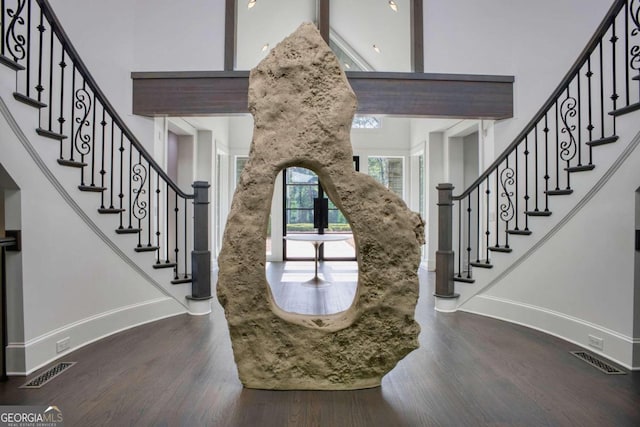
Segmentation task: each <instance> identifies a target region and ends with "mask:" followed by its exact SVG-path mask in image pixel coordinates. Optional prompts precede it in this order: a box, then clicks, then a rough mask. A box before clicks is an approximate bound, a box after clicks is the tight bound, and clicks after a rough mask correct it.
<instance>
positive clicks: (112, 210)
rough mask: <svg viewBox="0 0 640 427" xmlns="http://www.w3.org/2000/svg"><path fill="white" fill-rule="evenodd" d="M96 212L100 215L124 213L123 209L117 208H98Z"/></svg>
mask: <svg viewBox="0 0 640 427" xmlns="http://www.w3.org/2000/svg"><path fill="white" fill-rule="evenodd" d="M98 212H99V213H101V214H118V213H120V212H124V209H118V208H99V209H98Z"/></svg>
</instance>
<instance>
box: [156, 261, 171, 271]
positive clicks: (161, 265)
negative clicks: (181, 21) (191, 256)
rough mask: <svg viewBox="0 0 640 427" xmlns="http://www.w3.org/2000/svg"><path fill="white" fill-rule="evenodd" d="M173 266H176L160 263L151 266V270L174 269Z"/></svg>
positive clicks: (169, 263)
mask: <svg viewBox="0 0 640 427" xmlns="http://www.w3.org/2000/svg"><path fill="white" fill-rule="evenodd" d="M175 266H176V263H175V262H161V263H157V264H153V268H155V269H159V268H174V267H175Z"/></svg>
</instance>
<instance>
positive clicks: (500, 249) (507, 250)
mask: <svg viewBox="0 0 640 427" xmlns="http://www.w3.org/2000/svg"><path fill="white" fill-rule="evenodd" d="M489 250H490V251H493V252H503V253H506V254H508V253H511V252H513V249H511V248H506V247H504V246H489Z"/></svg>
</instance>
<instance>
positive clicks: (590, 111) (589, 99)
mask: <svg viewBox="0 0 640 427" xmlns="http://www.w3.org/2000/svg"><path fill="white" fill-rule="evenodd" d="M585 76H587V104H588V106H589V109H588V115H589V125H588V126H587V131H588V132H589V142H591V141H593V106H592V105H591V104H592V102H593V98H592V94H591V78H592V77H593V72H592V71H591V56H589V59H587V73H586V74H585ZM589 164H590V165H592V164H593V147H591V145H589Z"/></svg>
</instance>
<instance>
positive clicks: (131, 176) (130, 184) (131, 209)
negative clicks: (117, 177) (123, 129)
mask: <svg viewBox="0 0 640 427" xmlns="http://www.w3.org/2000/svg"><path fill="white" fill-rule="evenodd" d="M132 193H133V144H132V143H131V141H129V226H128V227H127V228H133V225H132V223H133V210H134V207H133V197H132Z"/></svg>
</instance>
